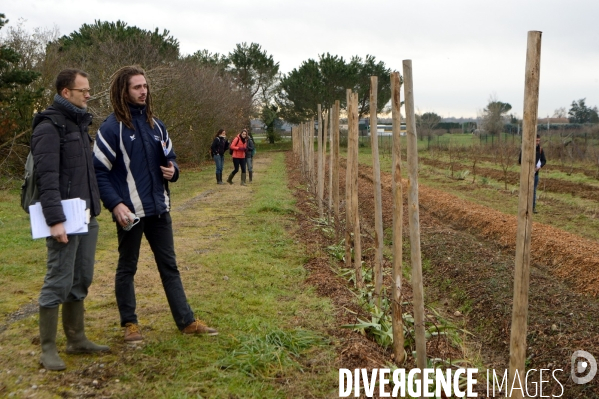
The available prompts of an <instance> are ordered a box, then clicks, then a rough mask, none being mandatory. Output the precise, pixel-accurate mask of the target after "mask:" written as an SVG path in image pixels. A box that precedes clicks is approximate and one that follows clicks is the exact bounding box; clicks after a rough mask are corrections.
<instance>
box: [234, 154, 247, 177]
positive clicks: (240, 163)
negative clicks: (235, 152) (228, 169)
mask: <svg viewBox="0 0 599 399" xmlns="http://www.w3.org/2000/svg"><path fill="white" fill-rule="evenodd" d="M240 166H241V173H245V158H233V167H234V168H235V169H234V170H233V176H235V175H236V174H237V172H238V171H239V167H240Z"/></svg>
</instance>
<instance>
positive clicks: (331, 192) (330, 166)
mask: <svg viewBox="0 0 599 399" xmlns="http://www.w3.org/2000/svg"><path fill="white" fill-rule="evenodd" d="M333 160H334V158H333V107H331V108H329V222H330V221H331V220H333Z"/></svg>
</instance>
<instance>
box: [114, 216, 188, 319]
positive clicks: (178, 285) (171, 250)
mask: <svg viewBox="0 0 599 399" xmlns="http://www.w3.org/2000/svg"><path fill="white" fill-rule="evenodd" d="M117 235H118V240H119V263H118V266H117V269H116V276H115V278H114V290H115V293H116V302H117V305H118V307H119V313H120V315H121V326H122V327H124V326H125V324H126V323H137V315H136V314H135V306H136V302H135V287H134V284H133V282H134V281H133V280H134V278H135V272H136V271H137V261H138V259H139V247H140V245H141V237H142V235H145V236H146V239H147V240H148V243H149V244H150V248H151V249H152V252H153V253H154V259H155V260H156V265H157V266H158V272H159V273H160V279H161V280H162V286H163V288H164V292H165V293H166V299H167V300H168V304H169V306H170V308H171V313H172V315H173V319H175V323H177V327H178V328H179V330H182V329H184V328H185V327H187V326H188V325H190V324H191V323H192V322H193V321H194V320H195V317H194V314H193V311H192V310H191V308H190V306H189V304H188V303H187V298H186V296H185V291H184V290H183V283H182V282H181V275H180V274H179V269H177V261H176V258H175V243H174V240H173V225H172V220H171V215H170V214H169V213H165V214H162V215H160V216H148V217H142V218H141V220H140V221H139V223H138V224H137V225H135V226H133V228H132V229H131V230H130V231H125V230H123V228H122V227H121V226H120V225H118V224H117Z"/></svg>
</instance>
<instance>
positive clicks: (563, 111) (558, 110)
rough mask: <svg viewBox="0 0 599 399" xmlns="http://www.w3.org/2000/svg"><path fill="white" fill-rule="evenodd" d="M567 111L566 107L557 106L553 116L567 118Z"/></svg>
mask: <svg viewBox="0 0 599 399" xmlns="http://www.w3.org/2000/svg"><path fill="white" fill-rule="evenodd" d="M566 115H567V112H566V107H559V108H556V110H555V111H553V116H552V117H553V118H566Z"/></svg>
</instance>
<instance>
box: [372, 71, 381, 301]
mask: <svg viewBox="0 0 599 399" xmlns="http://www.w3.org/2000/svg"><path fill="white" fill-rule="evenodd" d="M377 92H378V77H376V76H371V77H370V147H371V149H372V172H373V185H374V296H375V303H376V306H377V307H378V308H379V309H380V308H381V290H382V288H383V194H382V193H381V163H380V159H379V135H378V131H377V123H378V120H377V114H376V109H377Z"/></svg>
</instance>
